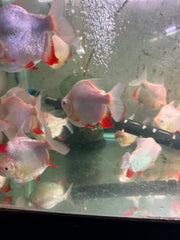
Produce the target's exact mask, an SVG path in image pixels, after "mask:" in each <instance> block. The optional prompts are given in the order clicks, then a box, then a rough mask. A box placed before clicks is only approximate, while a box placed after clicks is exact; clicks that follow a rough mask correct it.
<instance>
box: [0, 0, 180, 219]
mask: <svg viewBox="0 0 180 240" xmlns="http://www.w3.org/2000/svg"><path fill="white" fill-rule="evenodd" d="M0 3H1V8H0V11H1V12H0V69H1V85H0V88H1V102H0V104H1V106H0V123H1V131H2V132H1V145H0V152H1V158H0V180H1V189H0V191H1V192H0V207H1V208H14V209H22V210H29V209H31V210H35V211H50V212H59V213H62V212H63V213H78V214H86V215H87V214H90V215H103V216H104V215H106V216H117V217H122V216H123V217H124V216H126V217H147V218H152V217H161V218H179V216H180V195H179V179H180V152H179V150H180V135H179V129H180V125H179V122H180V121H179V119H180V103H179V98H180V97H179V91H180V89H179V86H180V85H179V75H180V69H179V66H180V58H179V55H180V49H179V46H180V45H179V44H180V15H179V11H180V1H179V0H171V1H170V0H166V1H163V0H158V1H157V0H156V1H155V0H154V1H152V0H151V1H148V0H124V1H119V0H102V1H98V0H91V1H89V0H66V1H65V6H63V1H61V0H54V1H50V0H49V1H48V0H47V1H45V0H44V1H43V0H39V1H38V0H33V1H27V0H24V1H23V0H22V1H21V0H19V1H16V4H18V5H20V6H21V7H18V5H10V1H5V0H2V1H0ZM24 9H26V10H27V11H28V12H27V11H25V10H24ZM10 12H11V13H12V12H13V15H12V14H11V16H9V13H10ZM32 13H33V14H32ZM48 14H49V15H48ZM12 16H14V17H12ZM22 16H23V17H22ZM25 16H26V17H25ZM47 16H48V17H47ZM22 19H24V20H22ZM66 19H67V20H68V21H67V20H66ZM75 32H76V35H75ZM60 37H61V38H60ZM57 64H58V65H57ZM48 65H49V66H48ZM82 79H90V80H86V81H81V82H80V80H82ZM8 90H9V91H8ZM55 117H56V118H55ZM53 138H54V139H53Z"/></svg>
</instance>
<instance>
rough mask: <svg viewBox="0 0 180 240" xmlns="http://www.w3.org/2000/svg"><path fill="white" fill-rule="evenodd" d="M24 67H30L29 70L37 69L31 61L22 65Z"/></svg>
mask: <svg viewBox="0 0 180 240" xmlns="http://www.w3.org/2000/svg"><path fill="white" fill-rule="evenodd" d="M24 68H25V69H31V70H37V69H38V68H37V67H36V66H35V64H34V63H33V62H32V61H31V62H29V63H28V64H26V66H25V67H24Z"/></svg>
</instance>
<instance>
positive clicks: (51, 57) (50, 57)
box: [43, 39, 59, 65]
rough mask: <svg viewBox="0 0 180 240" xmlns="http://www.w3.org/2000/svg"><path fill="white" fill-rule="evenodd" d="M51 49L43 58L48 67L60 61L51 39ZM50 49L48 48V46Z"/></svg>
mask: <svg viewBox="0 0 180 240" xmlns="http://www.w3.org/2000/svg"><path fill="white" fill-rule="evenodd" d="M49 45H51V46H49V48H50V49H48V52H47V53H46V54H45V56H44V58H43V62H45V63H47V64H48V65H53V64H56V63H58V62H59V59H58V58H57V57H56V55H55V49H54V43H53V41H52V39H51V44H49ZM47 47H48V46H47Z"/></svg>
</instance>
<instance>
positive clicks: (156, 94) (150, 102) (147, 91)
mask: <svg viewBox="0 0 180 240" xmlns="http://www.w3.org/2000/svg"><path fill="white" fill-rule="evenodd" d="M146 79H147V77H146V73H143V74H142V76H141V77H140V79H136V80H133V81H132V82H130V83H129V86H137V88H136V89H135V91H134V93H133V98H135V99H138V101H139V104H145V105H147V106H149V107H150V108H154V109H159V108H161V107H163V106H164V105H165V104H166V89H165V87H164V84H155V83H151V82H148V81H147V80H146Z"/></svg>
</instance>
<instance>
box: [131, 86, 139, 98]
mask: <svg viewBox="0 0 180 240" xmlns="http://www.w3.org/2000/svg"><path fill="white" fill-rule="evenodd" d="M137 91H138V88H136V89H135V91H134V92H133V95H132V97H133V98H134V99H136V98H138V94H137Z"/></svg>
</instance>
